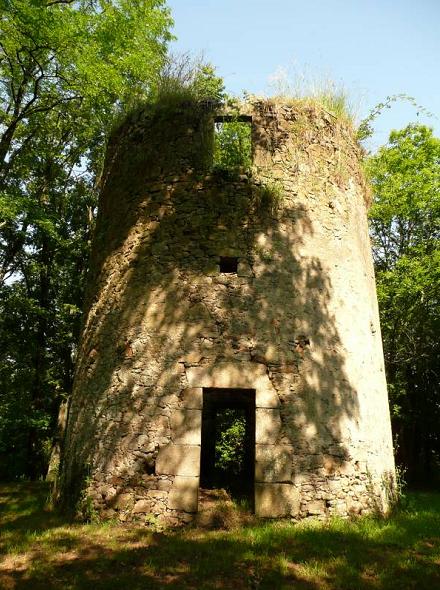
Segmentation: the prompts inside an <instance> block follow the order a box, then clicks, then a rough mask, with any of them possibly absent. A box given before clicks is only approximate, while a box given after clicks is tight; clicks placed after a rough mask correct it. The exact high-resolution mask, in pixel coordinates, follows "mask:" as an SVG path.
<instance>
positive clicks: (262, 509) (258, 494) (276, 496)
mask: <svg viewBox="0 0 440 590" xmlns="http://www.w3.org/2000/svg"><path fill="white" fill-rule="evenodd" d="M299 508H300V493H299V490H298V488H296V487H295V486H293V485H291V484H287V483H257V484H255V513H256V515H257V516H260V517H261V518H277V517H283V516H296V515H297V514H298V513H299Z"/></svg>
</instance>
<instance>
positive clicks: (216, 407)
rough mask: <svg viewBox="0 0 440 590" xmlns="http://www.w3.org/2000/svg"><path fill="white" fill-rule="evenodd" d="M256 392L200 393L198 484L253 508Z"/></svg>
mask: <svg viewBox="0 0 440 590" xmlns="http://www.w3.org/2000/svg"><path fill="white" fill-rule="evenodd" d="M254 479H255V390H253V389H211V388H207V389H204V390H203V413H202V452H201V463H200V485H201V487H202V488H205V489H225V490H226V491H227V492H228V493H229V494H230V496H231V497H232V498H233V499H236V500H239V501H243V500H244V501H245V502H246V504H247V505H248V506H249V507H250V508H251V509H252V510H253V509H254Z"/></svg>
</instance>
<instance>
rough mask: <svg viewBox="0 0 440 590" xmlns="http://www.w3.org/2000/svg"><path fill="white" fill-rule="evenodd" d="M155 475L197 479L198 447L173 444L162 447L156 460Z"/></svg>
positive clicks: (198, 464) (198, 465)
mask: <svg viewBox="0 0 440 590" xmlns="http://www.w3.org/2000/svg"><path fill="white" fill-rule="evenodd" d="M156 473H157V474H158V475H186V476H192V477H198V476H199V474H200V447H199V446H197V445H174V444H169V445H167V446H165V447H162V448H161V449H160V451H159V453H158V455H157V459H156Z"/></svg>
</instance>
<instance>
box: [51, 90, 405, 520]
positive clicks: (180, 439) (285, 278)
mask: <svg viewBox="0 0 440 590" xmlns="http://www.w3.org/2000/svg"><path fill="white" fill-rule="evenodd" d="M243 113H245V114H246V115H249V116H251V117H252V143H253V162H254V166H253V169H252V173H242V174H236V175H232V174H228V173H227V172H225V171H212V170H211V160H212V139H213V127H214V114H213V113H212V112H210V111H209V109H206V108H203V106H202V105H200V106H197V105H182V106H181V107H180V108H176V110H175V111H174V112H172V113H169V112H166V111H163V112H161V111H160V109H156V110H155V111H154V112H152V111H149V110H148V109H146V110H145V111H143V112H141V113H139V114H138V117H137V118H132V119H130V120H129V121H127V122H126V123H125V125H123V126H122V128H121V129H120V130H119V131H118V132H117V133H116V134H115V136H114V137H113V139H112V142H111V144H110V146H109V150H108V156H107V162H106V174H105V177H104V181H103V188H102V193H101V200H100V206H99V215H98V221H97V230H96V237H95V243H94V253H93V259H92V267H91V273H90V288H89V295H88V304H87V315H86V321H85V326H84V332H83V337H82V340H81V344H80V348H79V353H78V364H77V372H76V377H75V385H74V393H73V397H72V402H71V406H70V410H69V418H68V426H67V432H66V442H65V451H64V456H63V461H62V470H61V471H62V474H61V494H62V500H63V502H64V504H72V503H73V502H77V501H78V499H80V498H81V497H82V498H83V499H84V498H87V502H88V505H90V503H91V504H92V505H93V507H94V509H96V510H98V511H100V512H101V513H102V514H103V515H104V516H111V517H114V516H115V515H116V516H117V517H118V518H119V519H121V520H133V519H140V520H144V521H146V522H150V521H151V518H152V517H154V518H157V519H160V520H164V521H166V522H167V523H170V524H178V523H181V522H187V521H190V520H191V519H192V517H193V515H194V513H195V512H196V511H197V506H198V486H199V471H200V444H201V443H200V440H201V438H200V432H201V415H202V400H203V396H202V393H203V388H245V389H246V388H249V389H254V390H255V392H256V409H255V412H256V453H255V456H256V464H255V510H256V513H257V514H258V515H260V516H263V517H281V516H292V517H294V518H298V517H304V516H308V515H325V514H334V513H337V514H341V515H346V514H350V513H363V512H365V511H369V510H371V509H373V508H377V507H379V508H380V509H383V510H385V509H386V507H387V486H389V485H390V482H392V481H393V476H394V462H393V453H392V442H391V430H390V420H389V410H388V403H387V393H386V384H385V377H384V368H383V353H382V347H381V338H380V327H379V318H378V310H377V301H376V293H375V283H374V273H373V265H372V258H371V249H370V243H369V238H368V231H367V219H366V212H367V202H366V188H365V185H364V182H363V177H362V174H361V171H360V165H359V161H360V153H359V148H358V146H357V144H356V142H355V140H354V139H353V136H352V133H351V130H350V128H349V127H348V126H347V125H344V124H343V123H341V122H339V121H337V120H335V119H334V117H332V116H331V115H330V114H328V113H326V112H324V111H322V110H319V109H317V108H315V107H313V106H301V105H290V106H289V105H282V104H277V103H275V102H270V101H260V102H255V103H254V104H249V105H246V106H244V107H243ZM221 256H233V257H237V258H238V270H237V273H236V274H234V273H232V274H225V273H221V272H220V267H219V261H220V257H221ZM391 485H392V483H391Z"/></svg>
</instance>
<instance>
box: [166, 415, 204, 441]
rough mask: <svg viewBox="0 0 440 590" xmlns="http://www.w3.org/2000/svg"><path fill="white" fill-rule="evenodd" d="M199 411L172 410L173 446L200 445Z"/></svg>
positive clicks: (200, 421) (200, 422)
mask: <svg viewBox="0 0 440 590" xmlns="http://www.w3.org/2000/svg"><path fill="white" fill-rule="evenodd" d="M201 432H202V411H201V410H186V409H185V410H174V411H173V413H172V414H171V439H172V440H173V442H174V443H175V444H181V445H200V443H201Z"/></svg>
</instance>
